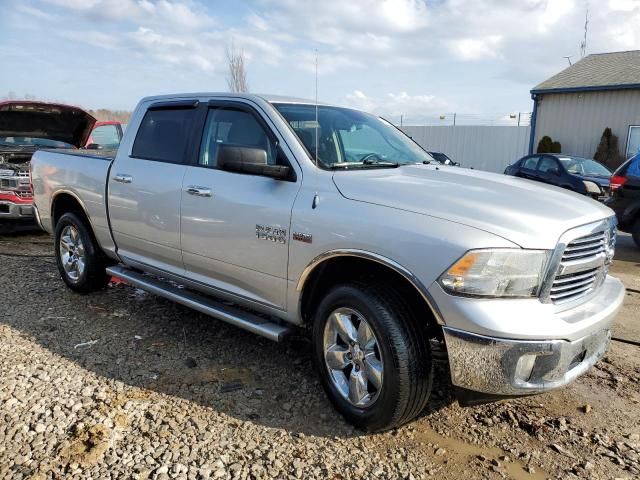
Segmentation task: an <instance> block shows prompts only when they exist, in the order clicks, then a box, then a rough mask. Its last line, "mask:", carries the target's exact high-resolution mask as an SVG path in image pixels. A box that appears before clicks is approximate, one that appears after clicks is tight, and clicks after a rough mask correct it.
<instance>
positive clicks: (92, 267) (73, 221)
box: [55, 213, 109, 293]
mask: <svg viewBox="0 0 640 480" xmlns="http://www.w3.org/2000/svg"><path fill="white" fill-rule="evenodd" d="M55 255H56V263H57V264H58V270H59V271H60V276H61V277H62V280H64V283H66V284H67V286H68V287H69V288H71V289H72V290H75V291H77V292H82V293H87V292H92V291H95V290H100V289H101V288H103V287H104V286H105V285H106V284H107V282H108V280H109V277H108V276H107V274H106V272H105V268H106V265H107V261H106V258H105V256H104V254H103V253H102V251H101V250H100V247H99V246H98V244H97V243H96V241H95V239H94V238H93V235H92V234H91V231H90V229H89V227H88V225H87V222H86V220H84V219H83V218H81V217H80V216H79V215H77V214H75V213H65V214H64V215H63V216H62V217H61V218H60V220H58V223H57V224H56V231H55Z"/></svg>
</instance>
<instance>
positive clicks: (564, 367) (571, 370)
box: [443, 327, 611, 395]
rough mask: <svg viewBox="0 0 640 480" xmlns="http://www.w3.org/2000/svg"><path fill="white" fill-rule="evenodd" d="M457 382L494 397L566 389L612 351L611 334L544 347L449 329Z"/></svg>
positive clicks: (603, 332) (600, 333)
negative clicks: (566, 386) (567, 385)
mask: <svg viewBox="0 0 640 480" xmlns="http://www.w3.org/2000/svg"><path fill="white" fill-rule="evenodd" d="M443 330H444V336H445V341H446V343H447V350H448V353H449V365H450V368H451V381H452V383H453V384H454V385H455V386H457V387H462V388H465V389H468V390H473V391H476V392H482V393H486V394H490V395H526V394H531V393H541V392H545V391H547V390H551V389H554V388H558V387H562V386H563V385H566V384H568V383H569V382H572V381H573V380H575V379H576V378H577V377H578V376H580V375H582V374H583V373H585V372H586V371H587V370H588V369H589V368H591V367H592V366H593V365H594V364H595V363H596V362H597V361H598V359H599V358H600V357H602V355H604V353H605V352H606V351H607V348H608V346H609V341H610V339H611V333H610V331H609V329H605V330H600V331H598V332H595V333H593V334H591V335H588V336H586V337H583V338H581V339H579V340H576V341H573V342H568V341H565V340H551V341H541V342H530V341H518V340H505V339H502V338H493V337H485V336H483V335H475V334H473V333H468V332H463V331H460V330H455V329H452V328H447V327H444V328H443Z"/></svg>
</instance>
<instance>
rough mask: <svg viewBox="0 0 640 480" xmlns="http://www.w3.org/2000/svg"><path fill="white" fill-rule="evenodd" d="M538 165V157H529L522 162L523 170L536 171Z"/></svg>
mask: <svg viewBox="0 0 640 480" xmlns="http://www.w3.org/2000/svg"><path fill="white" fill-rule="evenodd" d="M537 163H538V157H529V158H527V159H526V160H525V161H524V162H522V168H528V169H529V170H535V169H536V164H537Z"/></svg>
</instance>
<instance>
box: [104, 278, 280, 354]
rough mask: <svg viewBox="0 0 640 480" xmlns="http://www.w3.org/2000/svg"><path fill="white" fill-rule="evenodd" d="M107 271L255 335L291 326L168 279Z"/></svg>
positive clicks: (276, 335) (272, 334)
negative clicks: (186, 287) (177, 285)
mask: <svg viewBox="0 0 640 480" xmlns="http://www.w3.org/2000/svg"><path fill="white" fill-rule="evenodd" d="M107 273H108V274H109V275H112V276H114V277H117V278H121V279H122V280H125V281H126V282H127V283H130V284H131V285H133V286H134V287H137V288H140V289H141V290H145V291H147V292H149V293H153V294H154V295H158V296H160V297H164V298H167V299H169V300H172V301H174V302H176V303H179V304H181V305H184V306H185V307H189V308H192V309H194V310H197V311H198V312H201V313H204V314H205V315H210V316H212V317H214V318H217V319H218V320H222V321H224V322H227V323H230V324H231V325H235V326H236V327H240V328H244V329H245V330H248V331H250V332H253V333H257V334H258V335H262V336H263V337H266V338H268V339H269V340H274V341H276V342H279V341H281V340H282V339H283V337H284V336H285V335H287V334H288V333H289V332H290V331H291V329H290V328H289V327H287V326H285V325H280V324H278V323H275V322H271V321H269V320H268V319H266V318H262V317H259V316H258V315H254V314H252V313H249V312H245V311H244V310H241V309H238V308H234V307H232V306H229V305H225V304H223V303H221V302H219V301H217V300H214V299H212V298H209V297H206V296H204V295H201V294H199V293H196V292H194V291H191V290H187V289H182V288H177V287H175V286H173V285H171V284H170V283H168V282H165V281H163V280H160V279H157V278H155V277H151V276H149V275H145V274H143V273H138V272H135V271H133V270H131V269H129V268H126V267H122V266H114V267H109V268H107Z"/></svg>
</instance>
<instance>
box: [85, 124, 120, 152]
mask: <svg viewBox="0 0 640 480" xmlns="http://www.w3.org/2000/svg"><path fill="white" fill-rule="evenodd" d="M87 144H88V145H92V146H93V145H95V146H97V147H99V148H101V149H105V150H114V149H117V148H118V145H119V144H120V132H119V130H118V127H117V126H116V125H100V126H99V127H96V128H94V129H93V131H92V132H91V136H90V137H89V141H88V142H87Z"/></svg>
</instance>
